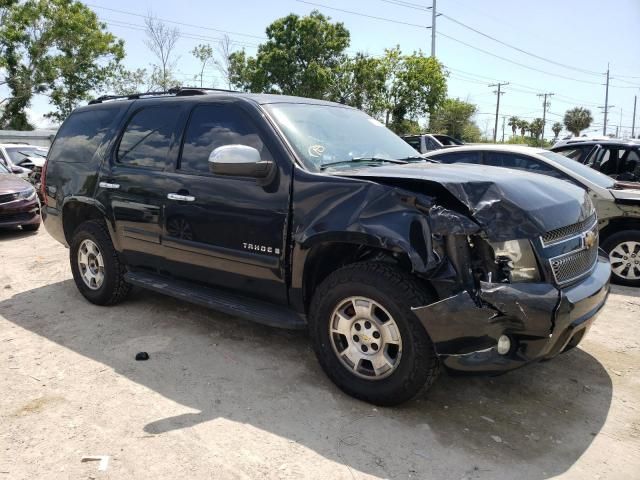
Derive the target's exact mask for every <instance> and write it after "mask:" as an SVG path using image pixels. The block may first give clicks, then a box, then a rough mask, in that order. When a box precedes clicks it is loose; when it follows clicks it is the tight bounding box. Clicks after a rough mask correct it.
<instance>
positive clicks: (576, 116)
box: [564, 107, 593, 137]
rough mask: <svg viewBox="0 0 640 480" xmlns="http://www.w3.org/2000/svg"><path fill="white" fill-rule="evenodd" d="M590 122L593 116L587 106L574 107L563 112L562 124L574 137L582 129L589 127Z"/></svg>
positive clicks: (578, 134)
mask: <svg viewBox="0 0 640 480" xmlns="http://www.w3.org/2000/svg"><path fill="white" fill-rule="evenodd" d="M591 122H593V117H592V116H591V111H590V110H589V109H587V108H583V107H575V108H572V109H571V110H567V111H566V112H565V114H564V126H565V127H566V128H567V130H569V131H570V132H571V133H572V134H573V135H574V136H576V137H579V136H580V132H581V131H582V130H584V129H586V128H589V126H590V125H591Z"/></svg>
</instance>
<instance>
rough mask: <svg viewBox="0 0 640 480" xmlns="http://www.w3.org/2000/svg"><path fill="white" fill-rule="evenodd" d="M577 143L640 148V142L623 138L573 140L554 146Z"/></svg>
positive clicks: (575, 144) (563, 146)
mask: <svg viewBox="0 0 640 480" xmlns="http://www.w3.org/2000/svg"><path fill="white" fill-rule="evenodd" d="M577 145H621V146H625V147H636V148H640V143H638V142H637V141H635V140H631V139H629V140H621V139H610V140H584V141H572V142H571V143H565V144H564V145H558V146H557V147H551V149H552V150H553V149H554V148H571V147H574V146H577Z"/></svg>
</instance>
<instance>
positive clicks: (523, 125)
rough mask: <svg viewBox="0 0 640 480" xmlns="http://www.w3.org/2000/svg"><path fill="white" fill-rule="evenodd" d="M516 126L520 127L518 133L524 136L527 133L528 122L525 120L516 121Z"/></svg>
mask: <svg viewBox="0 0 640 480" xmlns="http://www.w3.org/2000/svg"><path fill="white" fill-rule="evenodd" d="M518 128H519V129H520V133H521V134H522V137H523V138H524V134H525V133H527V130H529V122H527V121H526V120H520V121H518Z"/></svg>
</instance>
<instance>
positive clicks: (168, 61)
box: [144, 13, 180, 91]
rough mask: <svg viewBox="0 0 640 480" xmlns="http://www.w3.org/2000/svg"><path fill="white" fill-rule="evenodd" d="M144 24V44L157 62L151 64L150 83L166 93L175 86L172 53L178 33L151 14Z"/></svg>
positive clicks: (174, 61)
mask: <svg viewBox="0 0 640 480" xmlns="http://www.w3.org/2000/svg"><path fill="white" fill-rule="evenodd" d="M144 23H145V25H146V32H145V33H146V35H147V39H146V40H145V42H144V43H145V45H146V46H147V48H148V49H149V50H151V53H153V54H154V55H155V56H156V59H157V61H158V63H156V64H152V73H151V78H152V81H153V83H154V84H155V85H157V86H158V87H159V88H160V89H161V90H163V91H167V90H169V88H171V87H172V86H175V85H176V81H175V79H174V78H173V70H174V69H175V66H176V59H175V58H174V55H173V53H174V50H175V48H176V44H177V43H178V39H179V38H180V31H179V30H178V29H177V28H175V27H168V26H167V25H166V24H165V23H163V22H162V21H161V20H159V19H158V18H156V17H155V16H154V15H153V14H151V13H150V14H149V15H147V17H146V18H145V19H144Z"/></svg>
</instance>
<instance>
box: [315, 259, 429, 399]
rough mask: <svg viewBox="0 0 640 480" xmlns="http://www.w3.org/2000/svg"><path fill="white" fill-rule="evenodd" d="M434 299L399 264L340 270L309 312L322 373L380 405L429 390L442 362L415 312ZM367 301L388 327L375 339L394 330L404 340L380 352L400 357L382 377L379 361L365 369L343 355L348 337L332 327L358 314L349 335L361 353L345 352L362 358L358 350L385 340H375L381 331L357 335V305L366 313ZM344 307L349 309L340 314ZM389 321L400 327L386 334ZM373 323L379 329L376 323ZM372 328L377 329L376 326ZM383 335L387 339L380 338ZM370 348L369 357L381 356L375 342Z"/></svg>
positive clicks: (317, 294) (318, 291) (365, 365)
mask: <svg viewBox="0 0 640 480" xmlns="http://www.w3.org/2000/svg"><path fill="white" fill-rule="evenodd" d="M354 298H355V300H354ZM434 300H435V296H434V295H431V294H429V293H428V292H425V291H423V289H421V288H420V287H419V285H418V284H417V283H416V282H415V281H414V280H412V279H411V278H410V277H409V275H408V274H406V273H404V272H403V271H402V270H400V269H399V268H397V267H395V266H393V265H388V264H385V263H378V262H364V263H356V264H353V265H348V266H346V267H343V268H341V269H339V270H337V271H335V272H334V273H332V274H331V275H329V276H328V277H327V278H326V279H325V280H324V281H323V282H322V283H321V284H320V286H319V287H318V288H317V289H316V291H315V294H314V296H313V299H312V301H311V307H310V313H309V331H310V336H311V341H312V344H313V348H314V350H315V353H316V356H317V357H318V361H319V362H320V365H321V366H322V369H323V370H324V371H325V373H326V374H327V376H328V377H329V378H330V379H331V380H332V381H333V382H334V383H335V384H336V385H337V386H338V387H339V388H340V389H342V390H343V391H344V392H346V393H348V394H349V395H351V396H353V397H355V398H358V399H361V400H364V401H367V402H370V403H373V404H376V405H381V406H392V405H398V404H400V403H403V402H405V401H407V400H409V399H410V398H412V397H414V396H415V395H416V394H417V393H418V392H419V391H420V390H421V389H422V388H423V387H425V386H426V387H429V386H431V384H432V383H433V382H434V380H435V379H436V377H437V375H438V371H439V362H438V358H437V356H436V354H435V350H434V347H433V343H432V342H431V339H430V338H429V335H428V334H427V332H426V331H425V329H424V327H423V326H422V325H421V324H420V321H419V320H418V318H417V317H416V316H415V315H414V314H413V312H412V311H411V307H418V306H421V305H427V304H429V303H432V302H433V301H434ZM367 301H369V302H370V304H376V306H374V310H375V311H376V315H375V317H376V318H382V319H383V322H382V323H380V322H378V323H377V326H381V328H380V333H378V337H375V338H380V339H382V340H384V338H385V337H387V336H388V335H387V333H382V332H388V331H392V332H395V333H396V334H397V335H398V338H399V342H398V343H399V345H397V344H396V345H393V344H386V343H385V344H384V345H381V346H379V347H377V348H375V350H376V353H381V352H382V351H383V349H385V348H386V349H387V350H386V353H388V355H387V357H393V353H394V351H395V358H394V359H392V360H391V363H393V362H395V364H394V366H393V367H391V368H390V369H389V370H387V372H386V373H383V374H380V375H378V373H377V372H373V370H374V369H373V365H374V363H373V360H371V361H369V363H367V360H366V359H364V360H363V359H360V360H359V361H358V364H359V365H360V366H359V367H356V368H354V367H353V366H352V365H354V364H355V363H356V362H355V361H353V362H351V361H350V360H346V358H348V357H349V355H350V353H349V354H347V355H346V356H345V355H344V354H343V355H341V354H340V353H339V350H340V349H341V348H342V347H343V346H344V345H345V341H346V340H347V338H346V337H347V336H346V335H342V334H337V333H330V328H334V327H335V325H337V324H341V322H339V321H338V323H336V319H337V318H338V316H337V315H334V314H335V313H336V311H340V312H342V313H344V315H346V316H348V315H351V314H353V317H352V318H350V323H345V324H344V325H350V329H349V330H348V331H349V332H351V333H353V334H354V335H352V336H351V337H350V338H351V339H352V340H353V342H352V343H351V345H352V347H353V348H354V349H355V351H354V350H348V348H345V350H343V352H347V351H349V352H353V353H354V354H355V355H362V354H361V353H360V351H359V350H358V349H359V348H360V349H363V345H365V340H367V339H368V340H371V341H372V342H375V341H381V340H375V339H374V337H373V336H372V335H375V331H374V332H373V333H372V334H371V335H369V333H370V330H367V331H366V333H367V335H360V334H359V333H358V332H361V333H362V332H363V330H358V331H356V330H354V329H355V328H357V325H356V323H358V322H362V319H361V318H359V317H358V314H355V313H353V312H355V306H356V305H357V304H358V302H360V308H364V309H365V310H366V308H368V307H367ZM349 302H351V304H349ZM353 302H355V303H353ZM343 305H346V308H345V309H344V310H340V309H341V308H342V306H343ZM352 307H353V308H352ZM362 311H364V310H361V312H362ZM387 317H388V318H387ZM363 318H366V317H363ZM385 318H386V321H385ZM389 320H391V321H392V322H393V323H394V324H395V327H397V328H391V329H388V330H387V329H384V325H389V323H388V322H389ZM366 323H368V322H364V323H363V324H362V325H361V328H362V329H364V328H365V327H366V328H369V327H367V326H366ZM369 323H370V322H369ZM373 323H374V324H376V322H375V321H374V322H373ZM341 325H342V324H341ZM371 328H374V329H375V328H377V327H376V326H375V325H374V326H373V327H371ZM344 331H346V330H344ZM381 333H382V335H383V337H380V334H381ZM361 336H362V337H363V338H358V341H359V343H356V340H355V337H361ZM396 340H397V338H396ZM349 341H350V342H351V340H349ZM368 345H369V347H368V348H369V354H370V355H376V353H372V352H373V346H374V345H373V343H370V344H368ZM379 349H380V350H379ZM362 351H363V352H364V351H365V350H364V349H363V350H362ZM362 356H364V355H362ZM368 358H369V357H368ZM377 358H379V357H377ZM349 365H351V367H350V366H349Z"/></svg>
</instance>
